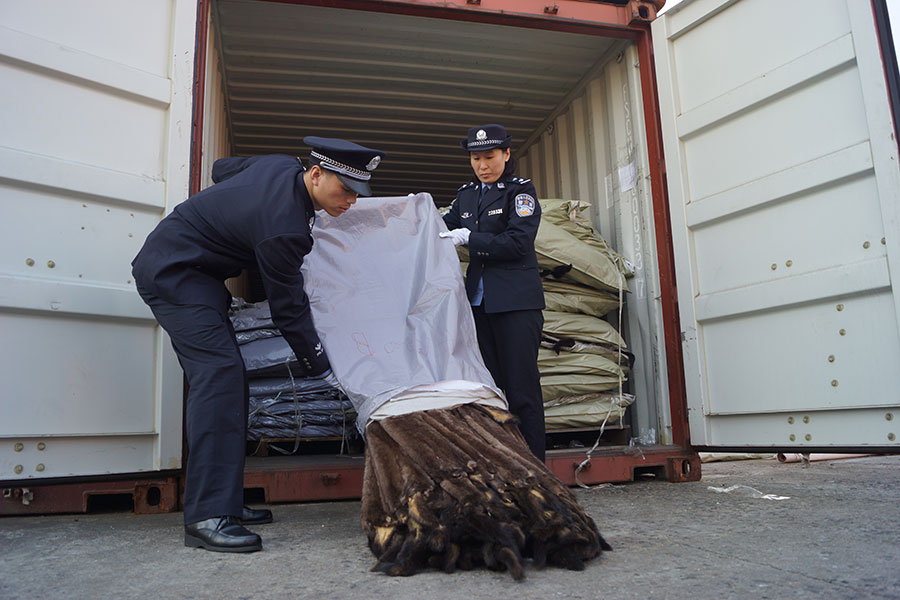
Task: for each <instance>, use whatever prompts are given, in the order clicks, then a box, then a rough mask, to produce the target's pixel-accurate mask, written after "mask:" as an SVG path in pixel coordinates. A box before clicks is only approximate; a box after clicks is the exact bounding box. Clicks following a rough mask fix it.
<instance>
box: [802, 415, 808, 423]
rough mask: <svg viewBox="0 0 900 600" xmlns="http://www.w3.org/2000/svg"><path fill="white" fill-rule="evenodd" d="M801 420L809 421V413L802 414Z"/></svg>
mask: <svg viewBox="0 0 900 600" xmlns="http://www.w3.org/2000/svg"><path fill="white" fill-rule="evenodd" d="M803 422H804V423H809V415H803Z"/></svg>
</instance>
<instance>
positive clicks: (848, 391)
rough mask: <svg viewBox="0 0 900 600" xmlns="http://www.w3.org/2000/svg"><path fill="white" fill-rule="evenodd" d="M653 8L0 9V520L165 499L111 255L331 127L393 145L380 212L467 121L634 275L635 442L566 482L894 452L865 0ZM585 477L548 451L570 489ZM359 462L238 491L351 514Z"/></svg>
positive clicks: (893, 214) (450, 174)
mask: <svg viewBox="0 0 900 600" xmlns="http://www.w3.org/2000/svg"><path fill="white" fill-rule="evenodd" d="M663 4H664V3H663V2H662V1H649V0H630V1H628V0H621V1H612V0H611V1H606V2H595V1H588V0H554V1H553V2H550V1H549V0H375V1H362V0H290V1H265V0H199V1H198V0H168V1H161V0H142V1H133V2H128V3H122V2H116V1H114V0H91V1H87V2H79V3H67V2H60V1H53V0H44V1H34V2H27V3H23V2H14V1H12V0H8V1H7V0H4V1H2V2H0V17H2V19H0V32H2V35H0V81H2V82H3V88H4V91H5V93H4V94H2V96H0V98H2V99H0V102H2V107H0V202H2V207H3V215H4V218H3V220H2V225H0V227H2V229H0V233H2V236H0V244H2V248H3V252H2V259H0V260H2V263H0V332H2V345H0V352H2V360H0V380H2V381H3V382H4V383H3V395H2V398H0V410H2V419H0V487H2V489H3V500H2V501H0V514H21V513H28V512H52V511H79V510H87V509H88V508H89V507H90V506H89V505H90V502H91V499H92V498H94V497H96V496H102V495H109V494H121V495H126V496H131V498H132V500H133V502H134V506H135V510H137V511H140V512H153V511H166V510H173V509H175V508H177V505H178V500H177V498H178V493H179V486H180V484H181V479H180V469H181V467H182V463H183V447H182V404H183V395H184V382H183V377H182V373H181V370H180V368H179V366H178V363H177V360H176V358H175V356H174V353H173V352H172V350H171V347H170V346H169V344H168V340H167V338H166V336H165V333H164V332H163V331H162V330H161V329H160V328H159V327H158V326H157V325H156V323H155V321H154V319H153V317H152V315H151V313H150V311H149V310H148V309H147V307H146V306H145V305H144V304H143V302H142V301H141V299H140V298H139V296H138V295H137V293H136V291H135V289H134V285H133V282H132V280H131V273H130V264H129V263H130V260H131V258H132V257H133V256H134V255H135V254H136V253H137V251H138V249H139V248H140V246H141V244H142V243H143V240H144V238H145V237H146V236H147V234H148V233H149V232H150V231H151V230H152V229H153V228H154V227H155V225H156V224H157V223H158V222H159V220H160V219H161V218H162V217H163V216H165V215H166V214H168V212H170V211H171V210H172V208H173V207H174V206H175V205H176V204H178V203H179V202H181V201H183V200H184V199H185V198H186V197H187V196H188V195H189V194H190V193H192V192H196V191H198V190H199V189H202V188H203V187H206V186H208V185H210V183H211V181H210V175H209V174H210V168H211V165H212V162H213V161H214V160H215V159H217V158H219V157H222V156H228V155H254V154H265V153H271V152H280V153H289V154H297V155H300V156H304V155H305V153H306V152H307V150H308V149H307V148H305V147H304V146H303V145H302V142H301V140H302V138H303V137H304V136H305V135H321V136H333V137H343V138H347V139H351V140H353V141H356V142H359V143H362V144H367V145H371V146H373V147H377V148H383V149H385V150H386V151H387V152H388V155H389V157H388V159H387V160H385V161H384V163H383V165H382V166H381V167H380V168H379V170H378V173H377V177H376V178H374V179H373V189H374V192H375V194H376V195H380V196H392V195H406V194H407V193H410V192H420V191H427V192H430V193H431V194H432V195H433V197H434V198H435V201H436V203H437V204H438V205H439V206H445V205H447V204H449V203H450V202H451V201H452V200H453V198H454V195H455V191H456V188H457V187H458V186H459V185H461V184H463V183H465V182H467V181H469V179H470V178H471V171H470V169H469V167H468V163H467V160H466V158H465V154H464V153H462V152H461V151H460V149H459V146H458V141H459V139H460V138H461V137H463V135H464V132H465V130H466V128H468V127H470V126H472V125H475V124H479V123H487V122H498V123H501V124H503V125H505V126H506V127H507V129H508V130H509V131H510V133H511V134H512V135H513V153H514V156H516V157H517V158H518V160H519V173H520V174H521V175H522V176H525V177H529V178H531V179H533V181H534V183H535V185H536V188H537V191H538V194H539V197H540V198H567V199H577V200H580V201H584V202H588V203H590V205H591V208H590V216H591V220H592V221H593V223H594V225H595V227H596V228H597V230H598V231H599V232H600V233H601V234H602V235H603V237H604V238H605V239H607V240H608V241H610V242H611V243H612V245H613V247H614V248H615V249H616V250H617V251H618V252H620V253H621V254H623V255H624V256H625V257H627V258H628V260H629V261H631V262H632V263H633V264H634V266H635V275H634V277H633V278H632V279H631V280H630V281H629V287H630V290H631V291H630V293H629V294H628V295H627V299H626V301H625V307H624V310H623V311H622V312H621V317H622V321H621V327H622V332H623V334H624V336H625V338H626V340H627V342H628V344H629V348H630V350H631V352H633V353H634V354H635V357H636V359H635V363H634V367H633V370H632V372H631V374H630V376H629V383H628V385H629V388H628V390H627V391H629V392H630V393H633V394H634V395H635V398H636V399H635V402H634V404H633V405H632V406H631V407H629V409H628V411H629V412H628V413H627V417H626V419H627V424H628V426H629V427H630V432H631V435H632V436H634V437H635V438H638V439H640V440H642V441H643V442H645V443H644V444H643V445H638V446H634V445H624V444H621V445H604V446H602V447H600V448H599V449H597V450H596V451H595V452H594V453H593V458H592V460H591V461H590V462H589V463H587V464H586V465H583V467H582V469H581V471H580V472H579V476H578V479H579V481H581V482H583V483H588V484H590V483H598V482H604V481H627V480H631V479H633V478H635V477H636V476H639V475H642V474H648V475H652V476H656V477H660V478H665V479H667V480H670V481H688V480H696V479H698V478H699V476H700V469H699V467H700V463H699V459H698V455H697V450H699V449H728V450H738V451H747V450H763V451H766V450H767V451H776V450H777V451H783V450H789V451H794V452H809V451H813V450H815V451H836V450H840V451H842V452H846V451H854V450H855V451H865V452H896V451H897V449H898V448H900V442H898V440H897V434H898V433H900V431H898V428H897V425H896V423H897V421H895V420H894V415H895V414H898V407H900V401H898V398H897V390H898V389H900V318H898V313H900V294H897V293H895V290H894V287H893V282H894V281H900V244H898V240H900V169H898V143H897V130H896V123H897V120H898V119H897V111H898V107H900V97H898V74H897V66H896V56H895V54H894V50H893V44H892V40H891V36H890V33H889V28H888V18H887V12H886V11H887V8H886V5H885V3H884V0H872V1H871V2H869V1H864V0H794V1H793V2H791V7H790V13H786V11H785V6H784V3H783V2H781V1H780V0H744V1H735V0H685V1H684V2H682V3H681V4H679V5H677V6H675V7H674V8H672V9H671V10H669V11H667V12H666V13H665V14H664V15H661V16H659V17H658V18H657V11H658V10H659V9H660V8H661V6H662V5H663ZM73 23H77V24H78V25H77V26H75V27H73V26H72V24H73ZM229 285H230V287H231V289H232V290H233V291H234V292H235V293H237V294H243V295H252V294H253V289H252V287H253V286H252V277H244V278H242V279H240V280H235V281H232V282H230V283H229ZM617 326H618V324H617ZM584 459H585V450H584V449H580V450H577V449H576V450H554V451H551V452H550V453H549V454H548V464H549V465H550V466H551V468H552V469H553V470H554V471H555V472H556V473H557V474H558V475H559V476H560V477H561V478H562V479H563V480H564V481H566V482H567V483H570V484H574V483H575V482H576V479H575V470H576V468H577V466H578V465H579V464H582V463H583V461H584ZM361 469H362V464H361V461H360V460H358V459H354V458H352V457H346V456H343V457H336V456H334V455H333V454H319V455H310V454H306V455H299V456H283V457H268V458H254V459H251V460H249V461H248V467H247V474H246V487H248V488H256V489H261V490H263V493H264V496H265V499H266V500H267V501H270V502H277V501H292V500H309V499H328V498H346V497H354V496H358V495H359V493H360V487H361V480H362V471H361Z"/></svg>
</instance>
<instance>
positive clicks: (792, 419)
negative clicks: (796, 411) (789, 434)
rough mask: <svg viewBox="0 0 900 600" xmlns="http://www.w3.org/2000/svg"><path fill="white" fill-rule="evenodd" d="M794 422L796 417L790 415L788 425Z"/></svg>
mask: <svg viewBox="0 0 900 600" xmlns="http://www.w3.org/2000/svg"><path fill="white" fill-rule="evenodd" d="M793 424H794V417H788V425H793Z"/></svg>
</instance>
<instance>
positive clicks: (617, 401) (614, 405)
mask: <svg viewBox="0 0 900 600" xmlns="http://www.w3.org/2000/svg"><path fill="white" fill-rule="evenodd" d="M616 274H617V275H618V276H619V315H618V332H619V336H618V338H617V339H616V351H617V352H616V366H617V376H618V378H619V397H618V398H614V399H611V400H610V401H609V410H607V411H606V416H605V417H604V418H603V422H602V423H601V424H600V433H599V434H598V435H597V439H596V440H595V441H594V445H593V446H591V449H590V450H588V451H587V452H586V453H585V456H586V458H585V459H584V460H583V461H581V462H580V463H579V464H578V467H576V468H575V483H577V484H578V487H581V488H584V489H586V490H593V489H597V488H601V487H609V486H608V484H605V483H604V484H599V485H596V486H593V487H592V486H589V485H587V484H585V483H584V482H582V481H581V478H580V477H579V476H578V475H579V473H581V472H582V471H583V470H584V469H585V468H586V467H587V466H588V465H589V464H591V459H592V458H593V456H592V455H593V453H594V450H596V449H597V446H599V445H600V439H601V438H602V437H603V433H604V432H605V430H606V423H607V422H608V421H609V417H610V416H611V415H612V412H613V410H614V409H619V408H621V407H622V406H623V404H624V403H625V398H624V397H623V396H622V386H623V385H624V382H625V379H624V377H623V376H622V309H623V307H624V306H625V290H624V287H625V286H624V285H623V284H624V282H623V280H622V271H621V270H620V269H619V267H618V266H616ZM641 457H643V452H641Z"/></svg>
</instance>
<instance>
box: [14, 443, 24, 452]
mask: <svg viewBox="0 0 900 600" xmlns="http://www.w3.org/2000/svg"><path fill="white" fill-rule="evenodd" d="M24 449H25V444H23V443H22V442H16V445H15V446H13V450H15V451H16V452H21V451H22V450H24Z"/></svg>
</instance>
